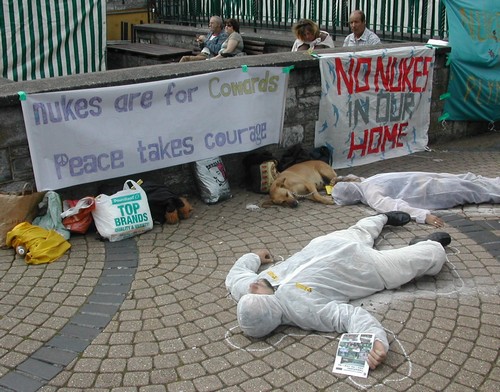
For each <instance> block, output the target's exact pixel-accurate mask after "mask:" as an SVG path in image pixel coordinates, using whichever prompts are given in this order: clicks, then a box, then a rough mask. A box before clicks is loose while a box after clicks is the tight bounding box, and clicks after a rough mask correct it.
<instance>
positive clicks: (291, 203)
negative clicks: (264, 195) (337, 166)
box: [269, 161, 337, 207]
mask: <svg viewBox="0 0 500 392" xmlns="http://www.w3.org/2000/svg"><path fill="white" fill-rule="evenodd" d="M336 179H337V174H336V173H335V170H333V168H332V167H331V166H330V165H329V164H328V163H326V162H323V161H305V162H301V163H297V164H295V165H293V166H290V167H289V168H288V169H286V170H284V171H282V172H281V173H279V174H278V176H277V177H276V179H275V180H274V181H273V183H272V184H271V187H270V189H269V196H270V199H271V200H270V201H271V203H272V204H275V205H281V206H284V207H297V206H298V205H299V199H309V200H312V201H316V202H318V203H323V204H334V202H333V198H332V197H331V196H323V195H321V194H320V193H319V192H318V191H319V190H321V189H322V188H323V187H324V185H330V184H331V185H334V184H335V182H336Z"/></svg>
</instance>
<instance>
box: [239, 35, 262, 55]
mask: <svg viewBox="0 0 500 392" xmlns="http://www.w3.org/2000/svg"><path fill="white" fill-rule="evenodd" d="M243 43H244V48H243V51H244V52H245V53H246V54H247V55H256V54H263V53H264V47H265V46H266V43H265V42H264V41H254V40H251V39H246V38H243Z"/></svg>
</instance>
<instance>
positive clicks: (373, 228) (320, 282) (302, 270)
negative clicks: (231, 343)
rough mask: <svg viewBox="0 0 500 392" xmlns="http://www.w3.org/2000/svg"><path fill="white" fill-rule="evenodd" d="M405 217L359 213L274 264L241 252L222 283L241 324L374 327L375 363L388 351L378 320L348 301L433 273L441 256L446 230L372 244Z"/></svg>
mask: <svg viewBox="0 0 500 392" xmlns="http://www.w3.org/2000/svg"><path fill="white" fill-rule="evenodd" d="M409 221H410V216H409V215H408V214H406V213H403V212H390V213H387V214H380V215H375V216H371V217H368V218H364V219H361V220H360V221H358V222H357V223H356V224H355V225H354V226H351V227H350V228H348V229H346V230H340V231H335V232H333V233H330V234H327V235H324V236H321V237H318V238H315V239H313V240H312V241H311V242H310V243H309V244H308V245H307V246H306V247H305V248H303V249H302V250H301V251H299V252H297V253H295V254H294V255H293V256H291V257H289V258H288V259H286V260H285V261H284V262H282V263H279V264H277V265H275V266H272V267H270V268H268V269H265V270H263V271H262V272H260V273H257V271H258V269H259V267H260V266H261V264H268V263H272V258H271V255H270V253H269V251H267V250H260V251H257V252H255V253H247V254H245V255H243V256H241V257H240V258H239V259H238V260H237V261H236V263H235V264H234V266H233V267H232V268H231V270H230V271H229V274H228V275H227V277H226V287H227V289H228V290H229V291H230V293H231V295H232V296H233V298H235V299H236V300H237V301H238V306H237V316H238V323H239V325H240V328H241V329H242V331H243V333H244V334H246V335H249V336H252V337H257V338H259V337H263V336H265V335H267V334H269V333H271V332H272V331H273V330H274V329H275V328H276V327H278V326H279V325H281V324H284V325H294V326H297V327H300V328H303V329H306V330H315V331H320V332H332V331H336V332H339V333H343V332H349V333H372V334H374V335H375V343H374V346H373V349H372V351H371V352H370V354H369V356H368V364H369V366H370V368H372V369H374V368H375V367H376V366H378V365H379V364H380V363H381V362H382V361H383V360H384V359H385V357H386V355H387V351H388V350H389V343H388V341H387V336H386V333H385V331H384V329H383V327H382V325H381V324H380V322H379V321H378V320H377V319H376V318H375V317H373V316H372V315H371V314H370V313H368V312H367V311H366V310H364V309H362V308H360V307H354V306H352V305H350V304H348V302H349V300H352V299H357V298H362V297H365V296H368V295H370V294H373V293H375V292H377V291H380V290H384V289H394V288H397V287H399V286H401V285H402V284H405V283H407V282H409V281H410V280H412V279H414V278H418V277H420V276H423V275H436V274H437V273H438V272H439V271H440V270H441V267H442V266H443V264H444V263H445V261H446V252H445V250H444V246H446V245H448V244H449V243H450V241H451V238H450V236H449V235H448V234H447V233H433V234H432V235H431V236H432V238H419V239H417V240H414V241H413V242H415V244H414V245H411V246H408V247H404V248H401V249H391V250H382V251H379V250H376V249H373V244H374V240H375V239H376V238H377V237H378V236H379V234H380V233H381V231H382V229H383V228H384V226H385V225H392V226H402V225H404V224H406V223H408V222H409Z"/></svg>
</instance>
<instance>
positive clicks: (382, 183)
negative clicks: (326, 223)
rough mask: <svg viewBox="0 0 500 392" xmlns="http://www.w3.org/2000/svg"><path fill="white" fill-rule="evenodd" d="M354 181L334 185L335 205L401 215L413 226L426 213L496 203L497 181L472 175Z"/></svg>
mask: <svg viewBox="0 0 500 392" xmlns="http://www.w3.org/2000/svg"><path fill="white" fill-rule="evenodd" d="M355 177H356V176H353V175H349V176H347V178H355ZM358 178H359V179H361V182H338V183H337V184H335V186H334V187H333V191H332V197H333V200H334V202H335V203H336V204H338V205H349V204H356V203H363V204H366V205H367V206H370V207H371V208H373V209H374V210H376V211H378V212H389V211H403V212H407V213H408V214H410V216H411V217H412V218H413V219H415V220H416V222H417V223H425V218H426V216H427V215H429V214H430V211H429V210H440V209H446V208H452V207H455V206H459V205H463V204H480V203H500V177H496V178H489V177H483V176H478V175H475V174H472V173H466V174H449V173H428V172H399V173H381V174H377V175H375V176H372V177H368V178H361V177H358Z"/></svg>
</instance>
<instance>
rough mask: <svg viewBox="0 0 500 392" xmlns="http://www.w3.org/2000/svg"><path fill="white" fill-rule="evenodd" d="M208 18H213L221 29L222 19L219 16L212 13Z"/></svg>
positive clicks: (222, 25)
mask: <svg viewBox="0 0 500 392" xmlns="http://www.w3.org/2000/svg"><path fill="white" fill-rule="evenodd" d="M210 19H214V20H215V21H216V22H217V23H218V24H219V27H220V28H221V29H222V28H223V27H224V21H223V20H222V18H221V17H220V16H218V15H214V16H212V17H211V18H210Z"/></svg>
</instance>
